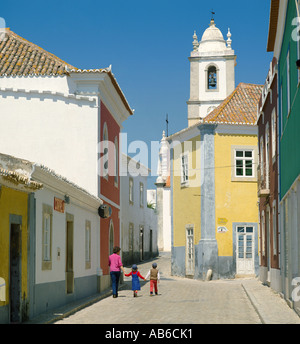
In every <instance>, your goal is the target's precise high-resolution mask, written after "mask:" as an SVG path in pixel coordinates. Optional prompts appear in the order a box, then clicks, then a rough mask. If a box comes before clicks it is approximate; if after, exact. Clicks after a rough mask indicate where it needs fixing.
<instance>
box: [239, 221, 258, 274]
mask: <svg viewBox="0 0 300 344" xmlns="http://www.w3.org/2000/svg"><path fill="white" fill-rule="evenodd" d="M236 232H237V233H236V241H237V242H236V247H237V249H236V273H237V274H238V275H253V274H254V228H253V227H252V226H237V227H236Z"/></svg>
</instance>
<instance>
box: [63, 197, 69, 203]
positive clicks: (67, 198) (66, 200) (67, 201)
mask: <svg viewBox="0 0 300 344" xmlns="http://www.w3.org/2000/svg"><path fill="white" fill-rule="evenodd" d="M64 201H65V203H66V204H70V197H69V196H68V195H65V198H64Z"/></svg>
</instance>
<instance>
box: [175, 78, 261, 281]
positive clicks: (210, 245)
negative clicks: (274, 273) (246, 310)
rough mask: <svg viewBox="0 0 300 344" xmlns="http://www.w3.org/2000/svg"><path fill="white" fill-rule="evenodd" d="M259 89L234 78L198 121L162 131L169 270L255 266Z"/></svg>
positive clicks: (243, 270) (221, 273)
mask: <svg viewBox="0 0 300 344" xmlns="http://www.w3.org/2000/svg"><path fill="white" fill-rule="evenodd" d="M261 89H262V87H261V86H259V85H251V84H243V83H241V84H239V85H238V86H237V88H236V89H235V90H234V91H233V92H232V94H231V95H229V97H227V98H226V99H225V100H224V101H223V102H222V103H221V104H220V105H219V106H218V107H217V108H216V109H214V110H213V111H212V112H211V113H210V114H209V115H208V116H206V117H205V118H204V119H203V121H202V122H199V124H195V125H193V126H190V127H189V128H187V129H184V130H182V131H180V132H178V133H176V134H174V135H171V136H169V137H168V141H169V143H170V145H171V147H172V148H171V171H172V174H171V190H172V198H171V200H172V201H171V202H172V214H173V215H172V273H173V274H175V275H181V276H189V277H193V278H198V279H206V278H213V279H217V278H233V277H235V276H237V275H258V273H259V260H258V258H259V256H258V207H257V200H258V198H257V171H256V166H257V163H258V154H257V127H256V126H255V120H256V109H257V103H258V100H259V96H260V93H261ZM249 99H251V101H250V102H249Z"/></svg>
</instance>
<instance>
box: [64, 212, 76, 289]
mask: <svg viewBox="0 0 300 344" xmlns="http://www.w3.org/2000/svg"><path fill="white" fill-rule="evenodd" d="M73 251H74V220H73V215H69V214H67V223H66V292H67V294H72V293H73V292H74V270H73V254H74V252H73Z"/></svg>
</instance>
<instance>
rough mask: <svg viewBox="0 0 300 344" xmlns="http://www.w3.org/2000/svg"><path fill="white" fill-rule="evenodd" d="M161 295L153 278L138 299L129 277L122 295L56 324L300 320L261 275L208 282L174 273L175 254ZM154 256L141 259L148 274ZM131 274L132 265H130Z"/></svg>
mask: <svg viewBox="0 0 300 344" xmlns="http://www.w3.org/2000/svg"><path fill="white" fill-rule="evenodd" d="M154 261H155V262H157V264H158V268H159V270H160V274H161V281H160V283H159V284H158V295H157V296H150V295H149V285H150V284H149V281H147V282H143V281H141V287H142V288H141V291H140V292H139V293H138V297H137V298H134V297H133V295H132V291H131V279H130V278H128V277H125V279H124V283H123V285H122V287H121V289H120V290H119V297H118V298H115V299H114V298H112V297H111V296H109V297H106V298H104V299H102V300H100V301H98V302H96V303H94V304H92V305H90V306H88V307H86V308H84V309H82V310H79V311H78V312H76V313H75V314H73V315H70V316H69V317H66V318H63V319H61V320H58V321H56V322H55V324H261V323H277V324H280V323H294V324H300V318H299V317H298V315H297V314H296V313H295V312H294V311H293V310H292V309H290V308H289V307H288V305H287V304H286V302H285V301H284V300H283V299H282V298H281V297H280V296H279V295H278V294H275V293H274V292H273V291H272V290H271V289H270V288H268V287H266V286H263V285H262V284H261V283H260V282H259V281H258V280H257V279H251V278H249V279H246V278H244V279H235V280H216V281H209V282H203V281H199V280H192V279H187V278H180V277H174V276H171V274H170V256H169V255H168V254H164V253H163V254H161V255H160V256H159V257H158V258H157V259H155V260H154ZM152 262H153V261H151V262H150V261H148V262H145V263H143V264H139V265H138V267H139V271H140V273H141V274H142V275H143V276H146V274H147V272H148V270H149V268H150V267H151V264H152ZM125 270H126V273H128V272H129V271H130V268H125Z"/></svg>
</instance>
